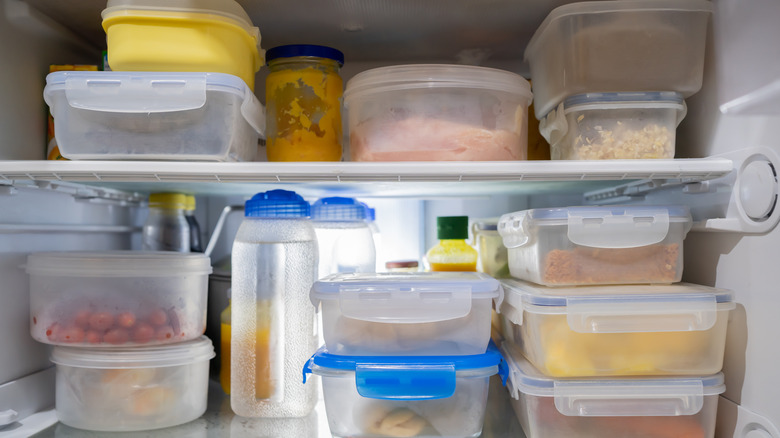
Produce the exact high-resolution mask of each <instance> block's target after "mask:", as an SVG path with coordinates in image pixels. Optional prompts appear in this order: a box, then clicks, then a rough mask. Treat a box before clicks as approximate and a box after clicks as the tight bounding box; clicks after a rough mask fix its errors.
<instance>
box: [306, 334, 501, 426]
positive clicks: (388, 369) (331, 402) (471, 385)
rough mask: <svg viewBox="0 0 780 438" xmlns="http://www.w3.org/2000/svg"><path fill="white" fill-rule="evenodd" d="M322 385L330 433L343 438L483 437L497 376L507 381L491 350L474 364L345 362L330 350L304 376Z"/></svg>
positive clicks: (454, 360) (447, 359)
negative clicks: (491, 388)
mask: <svg viewBox="0 0 780 438" xmlns="http://www.w3.org/2000/svg"><path fill="white" fill-rule="evenodd" d="M303 373H304V379H306V377H307V375H308V374H310V373H312V374H315V375H319V376H321V377H322V391H323V397H324V399H325V412H326V413H327V416H328V425H329V426H330V431H331V433H332V434H333V436H334V437H337V438H346V437H349V438H361V437H365V438H369V437H370V438H374V437H439V438H440V437H452V438H455V437H457V438H464V437H478V436H480V433H481V432H482V425H483V423H484V418H485V407H486V405H487V396H488V382H489V379H490V376H492V375H494V374H497V373H498V374H500V375H501V377H502V379H503V381H505V380H506V368H505V366H504V364H503V363H502V362H501V355H500V353H499V352H498V349H497V348H496V347H495V346H494V345H492V344H491V346H490V347H488V348H487V349H486V351H483V352H482V353H481V354H478V355H473V356H426V357H410V356H406V357H381V356H367V357H361V356H341V355H335V354H331V353H329V352H328V350H326V349H325V348H324V347H323V348H321V349H320V350H319V351H317V353H316V354H314V356H312V358H311V359H310V360H309V361H308V362H307V363H306V365H305V366H304V369H303Z"/></svg>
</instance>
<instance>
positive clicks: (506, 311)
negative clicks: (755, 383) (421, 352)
mask: <svg viewBox="0 0 780 438" xmlns="http://www.w3.org/2000/svg"><path fill="white" fill-rule="evenodd" d="M501 285H502V286H503V289H504V294H505V295H504V303H503V305H502V309H501V313H502V314H503V315H504V316H505V317H506V318H508V319H509V320H510V321H512V322H513V323H514V324H518V325H522V324H523V312H524V311H525V312H528V313H534V314H546V315H566V320H567V322H568V324H569V328H571V329H572V330H573V331H575V332H578V333H636V332H642V333H646V332H672V331H703V330H708V329H710V328H712V326H713V325H714V324H715V322H716V321H717V317H718V315H717V312H718V311H721V310H731V309H734V308H735V307H736V304H735V303H734V296H733V294H732V292H731V291H729V290H726V289H719V288H713V287H708V286H701V285H696V284H690V283H674V284H670V285H641V284H636V285H610V286H573V287H546V286H541V285H537V284H534V283H530V282H527V281H522V280H502V281H501Z"/></svg>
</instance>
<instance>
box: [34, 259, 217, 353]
mask: <svg viewBox="0 0 780 438" xmlns="http://www.w3.org/2000/svg"><path fill="white" fill-rule="evenodd" d="M27 273H28V274H29V275H30V333H31V334H32V337H33V338H34V339H35V340H36V341H39V342H44V343H47V344H55V345H69V346H81V347H87V346H91V347H117V346H139V347H140V346H148V345H155V344H170V343H175V342H182V341H187V340H191V339H196V338H198V337H199V336H200V335H202V334H203V332H204V330H205V328H206V297H207V285H208V275H209V273H211V264H210V262H209V258H208V257H206V256H205V255H203V254H192V253H190V254H182V253H176V252H141V251H106V252H78V251H77V252H43V253H33V254H30V255H29V256H28V257H27Z"/></svg>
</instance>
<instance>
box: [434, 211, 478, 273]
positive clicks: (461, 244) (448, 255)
mask: <svg viewBox="0 0 780 438" xmlns="http://www.w3.org/2000/svg"><path fill="white" fill-rule="evenodd" d="M436 235H437V238H438V239H439V243H438V244H437V245H436V246H434V247H433V248H431V249H430V250H428V252H427V254H426V255H425V256H426V258H427V260H428V264H429V265H430V269H431V271H468V272H473V271H476V270H477V257H478V254H477V250H475V249H474V248H472V247H471V246H470V245H469V244H468V243H466V239H468V237H469V218H468V216H440V217H437V218H436Z"/></svg>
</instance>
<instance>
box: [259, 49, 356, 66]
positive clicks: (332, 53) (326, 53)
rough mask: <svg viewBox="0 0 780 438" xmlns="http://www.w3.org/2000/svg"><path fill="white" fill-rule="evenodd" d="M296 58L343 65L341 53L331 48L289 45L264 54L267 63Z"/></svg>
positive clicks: (269, 50)
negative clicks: (306, 57) (307, 57)
mask: <svg viewBox="0 0 780 438" xmlns="http://www.w3.org/2000/svg"><path fill="white" fill-rule="evenodd" d="M296 56H313V57H317V58H327V59H332V60H334V61H336V62H338V63H339V66H342V65H344V54H343V53H341V51H340V50H336V49H334V48H332V47H325V46H315V45H312V44H290V45H287V46H278V47H274V48H272V49H268V51H267V52H265V60H266V62H267V63H270V62H271V61H273V60H274V59H277V58H293V57H296Z"/></svg>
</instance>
